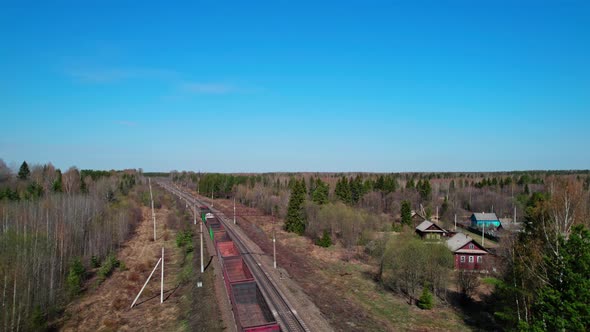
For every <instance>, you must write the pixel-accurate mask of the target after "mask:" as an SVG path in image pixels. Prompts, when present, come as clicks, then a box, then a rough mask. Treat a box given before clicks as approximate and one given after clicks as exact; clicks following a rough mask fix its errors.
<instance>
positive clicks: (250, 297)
mask: <svg viewBox="0 0 590 332" xmlns="http://www.w3.org/2000/svg"><path fill="white" fill-rule="evenodd" d="M200 210H201V219H202V221H203V222H204V223H205V224H206V225H207V228H208V231H209V235H210V236H211V239H212V240H213V243H214V245H215V251H216V254H217V256H218V258H219V261H220V262H221V266H222V270H223V279H224V282H225V287H226V289H227V294H228V296H229V300H230V302H231V305H232V309H233V312H234V318H235V321H236V326H237V329H238V331H244V332H278V331H280V330H281V328H280V326H279V324H278V323H277V321H276V319H275V317H274V316H273V314H272V312H271V310H270V308H269V306H268V303H267V302H266V299H265V298H264V296H263V295H262V293H261V291H260V288H259V287H258V284H257V282H256V280H255V279H254V277H253V275H252V273H251V272H250V269H249V268H248V265H247V264H246V263H245V262H244V259H243V258H242V255H241V254H240V251H239V250H238V248H237V247H236V245H235V243H234V241H233V240H232V238H231V236H230V234H229V233H228V232H227V231H226V230H225V228H224V227H223V224H222V223H221V222H220V221H219V219H217V217H216V216H215V215H214V214H213V213H212V212H211V210H209V209H208V208H207V207H205V206H203V207H200Z"/></svg>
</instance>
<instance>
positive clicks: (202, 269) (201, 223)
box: [199, 222, 205, 273]
mask: <svg viewBox="0 0 590 332" xmlns="http://www.w3.org/2000/svg"><path fill="white" fill-rule="evenodd" d="M199 224H200V225H201V233H200V235H201V273H203V272H204V271H205V269H204V268H203V222H200V223H199Z"/></svg>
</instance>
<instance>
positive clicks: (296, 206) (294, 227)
mask: <svg viewBox="0 0 590 332" xmlns="http://www.w3.org/2000/svg"><path fill="white" fill-rule="evenodd" d="M304 181H305V180H303V179H302V180H301V181H297V180H296V181H295V182H294V184H293V189H292V190H291V197H289V205H288V207H287V218H286V220H285V230H286V231H288V232H293V233H296V234H299V235H303V232H305V219H304V215H303V203H304V202H305V195H306V190H305V182H304Z"/></svg>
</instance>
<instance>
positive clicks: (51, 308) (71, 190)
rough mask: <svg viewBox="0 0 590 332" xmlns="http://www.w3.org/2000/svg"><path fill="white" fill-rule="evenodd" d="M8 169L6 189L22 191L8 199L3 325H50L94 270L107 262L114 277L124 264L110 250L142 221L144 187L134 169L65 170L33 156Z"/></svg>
mask: <svg viewBox="0 0 590 332" xmlns="http://www.w3.org/2000/svg"><path fill="white" fill-rule="evenodd" d="M2 165H4V163H3V162H0V166H2ZM0 174H2V176H0V188H10V190H11V191H12V192H13V193H14V192H16V193H17V194H16V195H15V196H17V197H14V199H7V198H6V197H4V198H3V199H2V200H0V252H2V255H0V292H2V294H3V296H2V300H1V301H2V303H0V329H3V330H7V331H8V330H43V329H45V328H47V323H48V322H50V321H52V320H54V319H56V318H57V317H59V315H60V312H61V311H62V309H63V307H64V306H65V304H67V303H68V301H70V300H71V299H72V298H73V297H75V296H76V295H77V294H78V293H79V292H80V291H81V290H82V288H83V285H84V280H85V278H86V277H88V273H87V271H89V270H90V269H91V268H98V267H99V266H100V268H98V270H97V275H98V276H99V277H100V276H101V275H102V276H103V277H106V276H108V275H109V274H110V272H111V271H112V268H114V267H116V265H117V262H115V261H114V260H113V259H112V257H113V256H112V255H110V254H111V253H113V252H114V251H115V250H116V248H117V247H118V246H119V245H120V244H121V243H123V241H125V239H126V238H127V237H128V236H129V235H130V234H131V232H132V231H133V229H134V227H135V225H136V224H137V223H138V222H139V220H140V219H141V210H140V209H139V208H138V207H137V205H136V203H135V201H136V196H137V195H138V191H140V190H144V189H142V188H138V187H137V183H138V181H139V178H138V174H137V173H136V172H134V171H131V170H129V171H125V172H102V171H82V172H80V171H78V170H77V169H76V168H71V169H69V170H68V171H67V172H65V173H64V174H61V172H59V170H56V169H55V168H54V167H53V166H52V165H51V164H46V165H35V166H32V167H30V166H29V165H28V164H27V163H26V162H25V163H23V164H22V165H21V167H20V169H19V171H18V173H17V174H12V173H11V172H10V170H7V169H6V168H2V167H0ZM81 174H84V176H82V175H81ZM33 183H34V184H35V185H36V186H38V187H39V188H41V189H39V194H38V195H35V196H31V195H29V191H28V190H29V189H28V188H29V187H30V186H31V184H33ZM141 187H143V186H141ZM4 190H5V189H4Z"/></svg>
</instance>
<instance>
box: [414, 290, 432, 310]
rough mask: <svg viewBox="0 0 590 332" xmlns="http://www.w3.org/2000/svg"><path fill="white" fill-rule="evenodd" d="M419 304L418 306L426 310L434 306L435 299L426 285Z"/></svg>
mask: <svg viewBox="0 0 590 332" xmlns="http://www.w3.org/2000/svg"><path fill="white" fill-rule="evenodd" d="M417 304H418V308H420V309H424V310H430V309H432V307H433V306H434V299H433V298H432V293H431V292H430V291H429V290H428V287H426V286H424V289H423V290H422V295H420V298H419V299H418V303H417Z"/></svg>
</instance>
